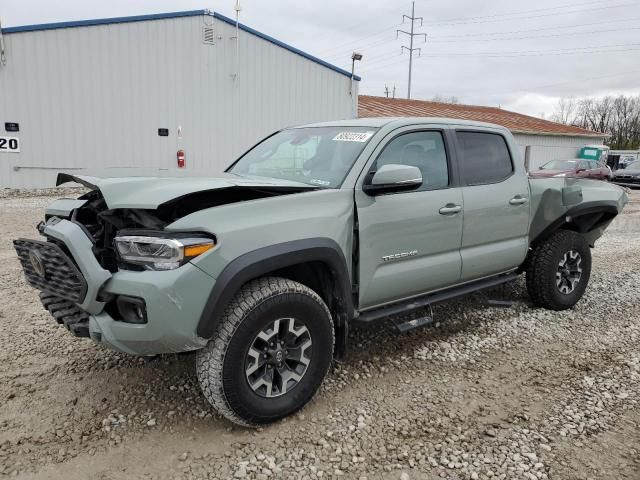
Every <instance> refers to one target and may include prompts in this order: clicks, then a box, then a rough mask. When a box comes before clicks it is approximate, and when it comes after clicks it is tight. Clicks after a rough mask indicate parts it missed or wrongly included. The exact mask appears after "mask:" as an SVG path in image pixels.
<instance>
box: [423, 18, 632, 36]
mask: <svg viewBox="0 0 640 480" xmlns="http://www.w3.org/2000/svg"><path fill="white" fill-rule="evenodd" d="M635 20H640V17H632V18H619V19H616V20H606V21H604V22H593V23H582V24H577V25H576V24H571V25H557V26H555V27H545V28H532V29H526V30H510V31H507V32H484V33H463V34H459V35H437V36H436V37H433V38H466V37H486V36H492V35H510V34H515V33H530V32H544V31H549V30H557V29H559V28H561V29H566V28H582V27H593V26H595V25H604V24H607V23H622V22H632V21H635ZM570 33H571V32H567V34H570Z"/></svg>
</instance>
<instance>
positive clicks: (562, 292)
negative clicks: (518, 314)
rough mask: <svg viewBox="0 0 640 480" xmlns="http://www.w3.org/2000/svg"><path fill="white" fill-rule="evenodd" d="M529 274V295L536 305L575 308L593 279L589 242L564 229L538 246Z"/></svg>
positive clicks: (531, 260) (535, 249)
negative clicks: (591, 278) (591, 276)
mask: <svg viewBox="0 0 640 480" xmlns="http://www.w3.org/2000/svg"><path fill="white" fill-rule="evenodd" d="M526 275H527V290H528V292H529V297H530V298H531V300H532V301H533V303H534V304H535V305H538V306H540V307H544V308H548V309H550V310H565V309H567V308H571V307H573V306H574V305H575V304H576V303H577V302H578V300H580V299H581V298H582V295H583V294H584V291H585V289H586V288H587V284H588V283H589V277H590V275H591V249H590V248H589V244H588V243H587V241H586V240H585V238H584V237H583V236H582V235H580V234H579V233H576V232H572V231H569V230H560V231H558V232H556V233H554V234H553V235H552V236H551V237H549V238H548V239H546V240H545V241H544V242H542V243H540V244H538V245H537V246H536V247H535V248H534V250H533V252H532V253H531V257H530V259H529V260H528V262H527V272H526Z"/></svg>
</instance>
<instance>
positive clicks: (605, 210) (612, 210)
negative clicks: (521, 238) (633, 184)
mask: <svg viewBox="0 0 640 480" xmlns="http://www.w3.org/2000/svg"><path fill="white" fill-rule="evenodd" d="M618 213H619V212H618V204H617V202H615V201H612V200H611V201H609V200H606V201H595V202H585V203H581V204H579V205H576V206H574V207H571V208H569V209H568V210H567V211H566V212H565V213H564V214H562V215H561V216H560V217H558V218H557V219H556V220H554V221H553V222H551V223H550V224H549V225H548V226H547V227H546V228H545V229H544V230H542V231H541V232H540V233H539V234H538V235H537V236H536V237H535V238H534V239H532V241H531V244H534V243H538V242H541V241H543V240H546V239H547V238H549V237H550V236H551V235H553V234H554V233H555V232H556V231H558V230H559V229H560V228H562V226H563V225H566V224H567V223H571V222H573V223H576V227H577V228H576V230H577V231H578V232H580V233H587V232H589V231H591V230H592V229H593V228H594V227H596V226H597V225H598V224H599V223H600V222H601V221H602V219H603V217H606V219H608V220H609V219H613V218H614V217H615V216H617V215H618ZM580 217H582V218H585V217H590V219H589V221H588V222H580V223H577V222H575V220H576V219H580ZM567 219H569V222H568V221H567Z"/></svg>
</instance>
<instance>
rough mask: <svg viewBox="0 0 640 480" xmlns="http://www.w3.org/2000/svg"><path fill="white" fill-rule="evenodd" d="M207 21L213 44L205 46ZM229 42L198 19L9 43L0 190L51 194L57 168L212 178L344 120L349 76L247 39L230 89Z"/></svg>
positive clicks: (1, 76)
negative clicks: (164, 132) (286, 133)
mask: <svg viewBox="0 0 640 480" xmlns="http://www.w3.org/2000/svg"><path fill="white" fill-rule="evenodd" d="M205 20H206V21H207V22H209V23H213V26H214V29H215V33H216V40H215V45H204V44H203V43H202V40H201V39H202V31H201V28H202V26H203V22H204V21H205ZM219 35H221V36H222V37H223V38H221V39H220V38H218V36H219ZM233 36H235V28H234V27H233V26H232V25H229V24H226V23H224V22H222V21H219V20H214V19H213V18H212V17H204V16H195V17H183V18H173V19H161V20H154V21H140V22H135V23H123V24H105V25H99V26H92V27H78V28H65V29H57V30H45V31H33V32H25V33H15V34H9V35H6V36H5V41H6V44H7V52H8V64H7V66H6V67H4V66H3V67H0V124H2V123H4V122H5V121H18V122H20V133H19V136H20V140H21V153H20V154H0V187H45V186H52V185H53V183H54V182H55V176H56V174H57V173H58V171H59V170H62V169H63V168H64V167H70V168H73V167H75V168H80V169H81V170H70V171H75V172H78V171H79V172H81V173H83V174H94V175H102V176H118V175H142V174H144V175H166V174H172V175H202V174H215V173H218V172H220V171H221V170H223V169H224V168H226V166H227V165H228V164H229V163H230V162H231V161H233V160H234V158H235V157H236V156H237V155H239V154H241V153H242V152H244V151H245V150H246V149H247V148H248V147H250V146H252V145H253V144H255V143H256V142H257V141H258V140H259V139H261V138H263V137H264V136H266V135H268V134H270V133H272V132H273V131H275V130H278V129H280V128H283V127H286V126H291V125H295V124H300V123H310V122H316V121H322V120H330V119H335V118H347V117H351V116H352V115H353V112H352V101H353V99H352V98H351V97H350V96H349V93H348V88H349V79H348V78H347V77H345V76H344V75H342V74H340V73H337V72H334V71H332V70H329V69H328V68H326V67H323V66H321V65H319V64H317V63H315V62H313V61H312V60H309V59H307V58H304V57H302V56H300V55H297V54H295V53H292V52H290V51H288V50H286V49H283V48H281V47H280V46H277V45H274V44H273V43H270V42H268V41H266V40H264V39H262V38H259V37H257V36H255V35H252V34H250V33H248V32H243V31H241V32H240V47H241V50H240V63H239V71H238V74H239V75H238V79H237V80H236V81H235V82H234V80H233V79H232V77H231V74H232V73H233V70H234V61H235V40H234V39H232V38H231V37H233ZM178 125H182V126H183V129H184V139H183V140H182V141H178V139H177V132H176V130H177V127H178ZM159 127H164V128H168V129H169V131H170V136H169V137H159V136H158V135H157V129H158V128H159ZM180 147H183V148H184V149H185V151H186V154H187V169H185V170H184V171H178V170H177V169H176V160H175V152H176V150H177V149H178V148H180ZM14 166H18V167H19V166H34V167H42V168H39V169H21V170H18V171H14V168H13V167H14Z"/></svg>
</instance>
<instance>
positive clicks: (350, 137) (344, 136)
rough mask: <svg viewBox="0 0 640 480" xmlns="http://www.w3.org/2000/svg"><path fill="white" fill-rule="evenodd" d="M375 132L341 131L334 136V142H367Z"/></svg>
mask: <svg viewBox="0 0 640 480" xmlns="http://www.w3.org/2000/svg"><path fill="white" fill-rule="evenodd" d="M373 134H374V132H340V133H339V134H337V135H336V136H335V137H333V141H334V142H366V141H367V140H369V139H370V138H371V137H372V136H373Z"/></svg>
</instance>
